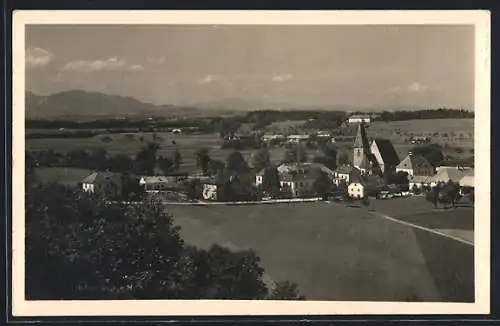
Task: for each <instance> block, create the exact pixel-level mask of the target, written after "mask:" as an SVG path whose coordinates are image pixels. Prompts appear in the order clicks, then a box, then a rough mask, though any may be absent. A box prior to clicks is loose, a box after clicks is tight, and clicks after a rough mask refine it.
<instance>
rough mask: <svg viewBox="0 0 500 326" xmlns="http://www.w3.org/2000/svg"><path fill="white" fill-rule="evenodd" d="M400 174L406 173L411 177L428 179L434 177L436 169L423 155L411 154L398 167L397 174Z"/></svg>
mask: <svg viewBox="0 0 500 326" xmlns="http://www.w3.org/2000/svg"><path fill="white" fill-rule="evenodd" d="M398 172H406V173H408V175H409V176H422V177H428V176H433V175H434V167H433V166H432V165H431V164H430V163H429V161H427V159H426V158H425V157H423V156H422V155H419V154H413V153H412V152H409V153H408V155H407V156H406V157H405V158H404V159H403V160H402V161H401V162H400V163H399V164H398V165H397V166H396V173H398Z"/></svg>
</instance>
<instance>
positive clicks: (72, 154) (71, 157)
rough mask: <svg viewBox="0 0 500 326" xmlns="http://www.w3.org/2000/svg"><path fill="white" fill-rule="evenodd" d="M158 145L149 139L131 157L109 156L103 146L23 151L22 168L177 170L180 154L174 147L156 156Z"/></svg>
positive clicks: (137, 172) (28, 169)
mask: <svg viewBox="0 0 500 326" xmlns="http://www.w3.org/2000/svg"><path fill="white" fill-rule="evenodd" d="M159 149H160V146H159V145H158V144H157V143H154V142H151V143H148V144H147V145H145V146H144V147H143V148H141V149H140V150H139V152H138V153H137V154H136V155H135V156H134V157H133V158H132V157H130V156H128V155H123V154H121V155H114V156H109V155H108V153H107V151H106V150H105V149H103V148H95V149H93V150H83V149H75V150H71V151H69V152H67V153H59V152H56V151H54V150H52V149H51V150H48V151H38V152H27V153H26V170H27V171H28V172H30V171H31V170H32V169H33V168H35V167H74V168H82V169H91V170H96V171H104V170H109V171H112V172H116V173H131V174H137V175H152V174H155V168H156V167H158V168H159V169H160V170H161V171H163V173H165V174H168V173H174V172H178V171H179V169H180V166H181V164H182V155H181V153H180V151H179V150H178V149H176V150H175V151H174V153H173V155H172V156H171V157H165V156H158V155H157V153H158V150H159Z"/></svg>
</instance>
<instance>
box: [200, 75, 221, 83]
mask: <svg viewBox="0 0 500 326" xmlns="http://www.w3.org/2000/svg"><path fill="white" fill-rule="evenodd" d="M219 80H221V77H220V76H216V75H206V76H205V77H202V78H200V79H198V83H200V84H208V83H212V82H215V81H219Z"/></svg>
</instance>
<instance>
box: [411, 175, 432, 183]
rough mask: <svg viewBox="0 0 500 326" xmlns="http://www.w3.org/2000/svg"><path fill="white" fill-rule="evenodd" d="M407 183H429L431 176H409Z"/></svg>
mask: <svg viewBox="0 0 500 326" xmlns="http://www.w3.org/2000/svg"><path fill="white" fill-rule="evenodd" d="M408 181H409V182H413V183H430V182H431V181H432V176H428V175H409V176H408Z"/></svg>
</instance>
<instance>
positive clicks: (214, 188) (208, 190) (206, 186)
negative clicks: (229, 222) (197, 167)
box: [201, 179, 221, 200]
mask: <svg viewBox="0 0 500 326" xmlns="http://www.w3.org/2000/svg"><path fill="white" fill-rule="evenodd" d="M220 190H221V189H220V186H219V183H218V182H216V180H214V179H211V180H207V181H206V182H203V185H202V188H201V196H202V198H203V199H205V200H218V199H219V198H220Z"/></svg>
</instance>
